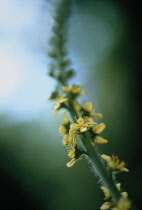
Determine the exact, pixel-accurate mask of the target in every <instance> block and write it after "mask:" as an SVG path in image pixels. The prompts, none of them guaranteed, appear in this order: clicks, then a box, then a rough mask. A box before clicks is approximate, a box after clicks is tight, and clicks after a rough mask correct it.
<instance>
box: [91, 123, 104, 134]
mask: <svg viewBox="0 0 142 210" xmlns="http://www.w3.org/2000/svg"><path fill="white" fill-rule="evenodd" d="M105 128H106V125H105V124H104V123H100V124H98V125H97V126H96V127H94V128H93V132H94V133H96V134H100V133H101V132H102V131H103V130H104V129H105Z"/></svg>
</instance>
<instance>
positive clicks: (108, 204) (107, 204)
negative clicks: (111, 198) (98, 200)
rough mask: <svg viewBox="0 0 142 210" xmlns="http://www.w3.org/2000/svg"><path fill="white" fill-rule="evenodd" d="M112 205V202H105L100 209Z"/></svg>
mask: <svg viewBox="0 0 142 210" xmlns="http://www.w3.org/2000/svg"><path fill="white" fill-rule="evenodd" d="M111 206H112V203H111V202H105V203H104V204H103V205H102V206H101V207H100V209H101V210H106V209H109V208H110V207H111Z"/></svg>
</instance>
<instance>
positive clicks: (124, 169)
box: [121, 167, 129, 172]
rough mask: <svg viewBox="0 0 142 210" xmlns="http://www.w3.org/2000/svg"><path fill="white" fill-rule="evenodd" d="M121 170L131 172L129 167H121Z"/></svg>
mask: <svg viewBox="0 0 142 210" xmlns="http://www.w3.org/2000/svg"><path fill="white" fill-rule="evenodd" d="M121 171H125V172H129V169H128V168H125V167H123V168H122V169H121Z"/></svg>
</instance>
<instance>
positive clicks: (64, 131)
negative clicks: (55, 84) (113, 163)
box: [49, 85, 108, 167]
mask: <svg viewBox="0 0 142 210" xmlns="http://www.w3.org/2000/svg"><path fill="white" fill-rule="evenodd" d="M80 94H82V88H81V87H80V86H79V85H73V86H62V94H58V92H57V91H54V92H53V93H52V94H51V96H50V98H49V99H50V100H54V101H55V102H56V103H55V104H54V108H53V111H54V115H56V114H57V112H58V111H59V110H60V109H63V108H64V109H66V110H68V111H70V106H71V108H72V109H73V111H74V113H75V115H76V116H74V119H73V121H69V120H68V118H67V115H66V113H63V122H62V125H60V126H59V133H60V135H64V138H63V144H64V145H66V146H68V150H67V151H69V155H68V156H69V157H70V158H72V160H71V161H70V162H69V163H68V164H67V166H68V167H71V166H73V165H74V163H75V162H76V160H78V159H80V158H79V157H80V156H81V155H82V154H83V153H85V152H83V151H84V150H83V149H82V148H81V147H79V146H78V143H77V140H76V138H77V136H79V135H82V134H84V133H85V132H86V133H87V135H88V136H89V138H90V142H91V143H92V145H95V143H98V144H105V143H107V142H108V141H107V140H106V139H104V138H102V137H101V136H99V134H100V133H102V132H103V130H104V129H105V128H106V125H105V124H104V123H100V124H98V123H97V122H96V121H95V119H94V118H95V117H98V118H102V114H100V113H96V110H93V104H92V102H88V103H87V104H86V105H85V106H82V105H80V104H79V103H78V102H77V100H76V99H77V97H78V96H79V95H80ZM70 154H74V155H72V156H71V155H70Z"/></svg>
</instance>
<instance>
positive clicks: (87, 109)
mask: <svg viewBox="0 0 142 210" xmlns="http://www.w3.org/2000/svg"><path fill="white" fill-rule="evenodd" d="M92 107H93V104H92V102H88V103H87V104H86V106H85V107H84V109H85V110H86V111H87V112H91V110H92Z"/></svg>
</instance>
